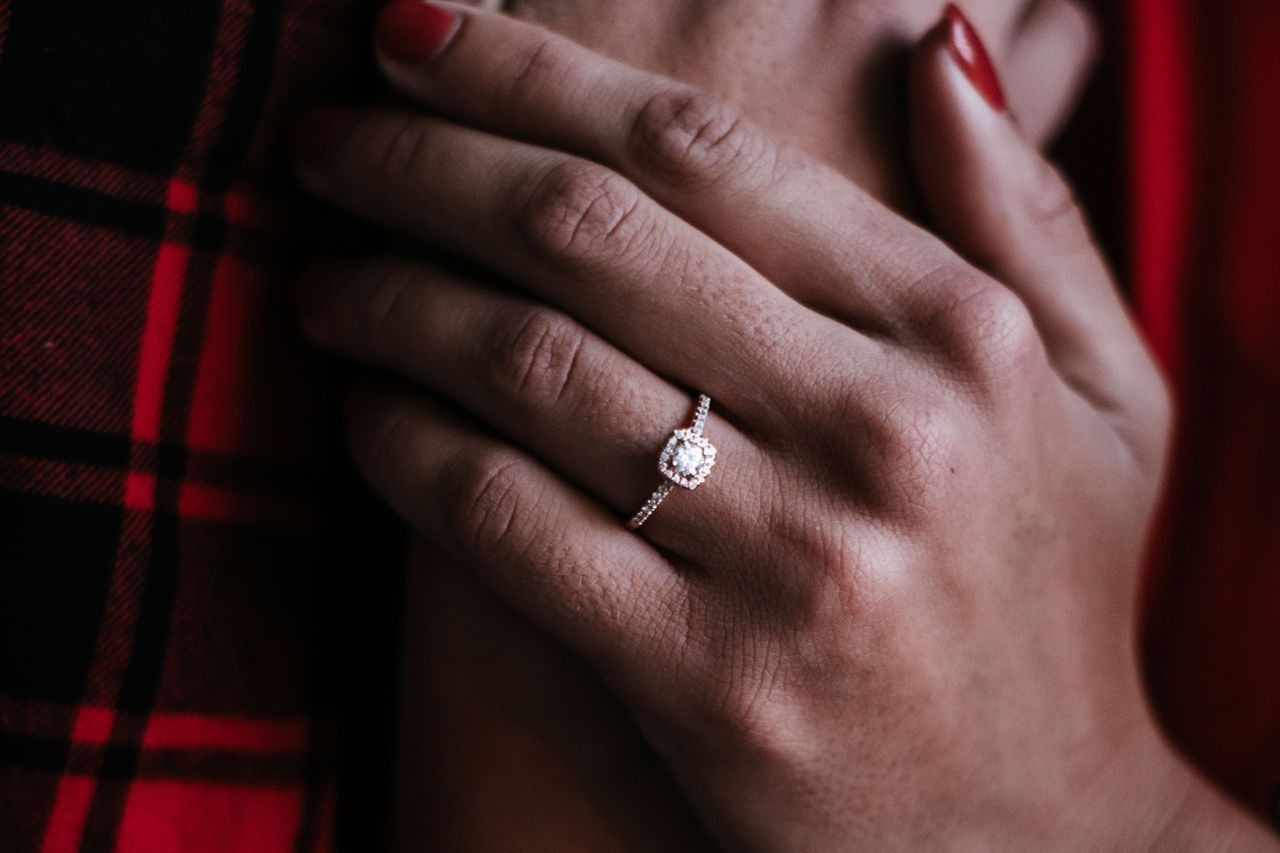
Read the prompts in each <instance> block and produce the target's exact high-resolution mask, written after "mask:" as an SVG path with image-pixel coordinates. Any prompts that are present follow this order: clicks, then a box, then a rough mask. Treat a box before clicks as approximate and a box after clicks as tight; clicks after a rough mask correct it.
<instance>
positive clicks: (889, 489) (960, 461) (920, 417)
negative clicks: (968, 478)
mask: <svg viewBox="0 0 1280 853" xmlns="http://www.w3.org/2000/svg"><path fill="white" fill-rule="evenodd" d="M953 406H954V404H949V403H948V402H947V401H946V400H945V397H943V395H941V394H938V395H923V394H922V395H917V396H914V397H912V398H900V399H898V400H897V401H895V402H893V403H892V404H890V405H889V406H888V407H887V408H886V409H884V410H883V411H882V412H881V413H880V414H879V415H878V417H877V418H876V421H875V423H874V425H873V427H872V431H871V436H870V441H871V447H872V451H873V453H874V454H875V459H876V463H875V468H876V471H877V478H876V479H877V482H876V496H875V497H876V507H875V508H876V510H877V511H878V513H880V514H882V515H884V516H887V517H889V518H890V519H893V520H896V521H898V522H902V523H905V524H907V525H908V526H915V525H918V524H924V523H928V522H931V521H934V520H936V519H937V518H938V517H939V516H940V515H944V514H946V513H947V511H948V509H949V507H951V501H952V496H953V493H954V488H955V483H956V480H957V476H958V475H960V474H961V473H964V472H965V471H964V469H965V467H966V466H965V459H966V456H967V454H968V453H969V452H971V450H972V445H971V443H970V442H969V441H968V440H967V437H966V436H967V429H966V417H965V415H964V414H963V413H962V412H960V411H957V410H956V409H955V408H953Z"/></svg>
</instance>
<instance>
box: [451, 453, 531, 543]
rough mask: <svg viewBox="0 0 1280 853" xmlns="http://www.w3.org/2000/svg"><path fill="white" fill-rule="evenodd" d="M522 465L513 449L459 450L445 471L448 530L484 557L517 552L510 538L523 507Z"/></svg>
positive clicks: (454, 537) (456, 539) (456, 540)
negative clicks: (461, 451)
mask: <svg viewBox="0 0 1280 853" xmlns="http://www.w3.org/2000/svg"><path fill="white" fill-rule="evenodd" d="M520 493H521V483H520V464H519V459H518V458H517V457H516V455H515V453H514V452H513V451H507V450H499V449H491V450H487V451H480V452H471V453H464V454H460V455H459V456H458V457H457V458H455V459H454V460H453V462H452V463H451V464H450V465H449V466H448V468H447V469H446V470H445V471H444V472H442V474H441V488H440V489H439V497H440V499H441V502H442V505H443V511H444V524H445V534H446V535H447V536H448V537H449V538H450V540H451V541H453V542H454V543H456V544H457V545H459V546H460V547H461V548H462V549H463V550H464V552H465V553H468V554H473V555H478V556H481V557H491V556H494V555H502V554H510V553H513V552H515V551H518V547H517V546H516V543H512V542H511V541H510V538H509V535H510V533H511V531H512V528H513V525H514V522H515V519H516V514H517V512H519V511H520V509H521V508H520V506H519V504H520Z"/></svg>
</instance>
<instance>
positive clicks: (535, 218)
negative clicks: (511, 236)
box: [521, 160, 650, 263]
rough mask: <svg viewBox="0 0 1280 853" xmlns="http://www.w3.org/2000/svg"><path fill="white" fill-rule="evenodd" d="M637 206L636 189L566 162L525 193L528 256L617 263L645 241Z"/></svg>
mask: <svg viewBox="0 0 1280 853" xmlns="http://www.w3.org/2000/svg"><path fill="white" fill-rule="evenodd" d="M641 201H642V198H641V195H640V192H639V190H637V189H636V188H635V186H633V185H632V184H631V183H630V182H628V181H627V180H626V179H625V178H623V177H622V176H621V175H619V174H617V173H616V172H613V171H611V170H609V169H607V168H605V167H603V166H598V165H596V164H594V163H589V162H587V161H585V160H566V161H563V162H561V163H559V164H557V165H555V166H553V167H552V168H551V169H549V170H548V171H547V172H546V173H544V174H543V175H541V176H540V177H539V178H538V179H537V180H536V182H535V183H534V184H533V187H532V189H531V190H530V191H529V192H528V193H527V199H526V201H525V203H524V205H523V217H522V219H523V221H522V223H521V224H522V230H523V231H524V236H525V238H526V240H527V242H528V243H529V245H530V246H531V248H532V249H533V250H534V252H536V253H537V254H539V255H540V256H542V257H544V258H547V259H550V260H552V261H564V262H575V263H592V262H603V261H610V260H620V259H623V258H625V257H627V256H629V255H630V254H631V253H632V252H634V251H635V249H636V248H637V246H638V245H639V244H640V243H642V242H643V241H644V240H645V238H646V237H647V236H648V232H649V230H650V225H648V224H646V223H645V222H644V221H642V219H643V217H642V215H641V212H640V207H641Z"/></svg>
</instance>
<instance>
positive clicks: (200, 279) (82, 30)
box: [0, 0, 396, 853]
mask: <svg viewBox="0 0 1280 853" xmlns="http://www.w3.org/2000/svg"><path fill="white" fill-rule="evenodd" d="M375 11H376V9H375V5H374V4H373V3H372V2H370V3H362V4H356V3H354V2H344V0H252V2H250V0H183V2H169V3H160V2H154V0H120V2H112V3H101V2H91V1H90V0H0V851H4V853H25V851H43V853H63V851H75V850H83V851H99V850H103V851H105V850H121V851H131V853H133V852H135V851H177V850H183V851H193V853H199V851H209V853H215V851H216V853H274V851H295V850H296V851H306V850H319V849H326V848H327V847H328V846H330V845H331V843H332V832H331V829H330V826H331V824H332V822H333V821H332V817H331V815H332V811H333V807H332V802H333V796H334V793H333V786H332V780H333V778H334V775H335V768H336V767H339V766H340V767H341V768H342V769H343V772H344V777H345V778H351V779H352V780H353V781H354V782H355V783H356V784H355V785H353V794H352V796H351V797H349V798H348V801H352V800H355V801H359V800H360V798H361V797H363V798H364V800H365V802H367V803H369V805H370V808H368V809H364V810H363V814H364V815H365V817H367V816H368V815H370V814H372V815H373V817H374V818H376V817H377V816H378V813H379V812H378V810H380V809H381V808H382V806H380V805H379V804H380V803H382V802H384V801H385V784H386V782H385V779H386V776H387V774H386V773H385V772H384V769H383V767H382V763H381V762H382V756H384V755H385V753H386V738H387V736H386V734H385V732H387V731H388V730H389V726H388V725H387V721H386V719H384V717H385V715H386V714H385V712H386V710H387V708H388V707H389V702H387V701H385V697H386V696H387V694H388V693H389V691H390V689H391V687H390V685H391V683H392V677H391V675H392V672H393V665H392V663H391V659H392V658H391V652H392V651H393V648H394V645H393V639H394V638H393V634H392V632H393V630H394V629H393V627H391V626H393V625H394V619H393V618H392V617H394V615H395V609H394V607H393V601H392V596H391V594H390V593H391V591H392V590H394V589H395V578H394V577H393V576H392V574H391V569H392V567H394V565H395V562H396V561H395V560H392V559H387V557H386V556H380V555H379V554H377V553H375V551H374V550H373V549H371V547H370V541H371V540H374V541H378V540H382V541H388V542H389V543H391V544H389V545H388V549H390V548H393V547H394V539H395V536H394V534H393V533H390V532H387V531H385V530H383V533H384V534H385V535H384V536H379V535H377V530H378V529H381V528H376V526H377V525H378V524H379V523H380V519H379V517H378V515H377V514H376V511H375V510H371V509H370V508H369V507H368V506H367V505H359V506H357V505H353V499H352V498H351V497H350V495H352V494H356V495H358V494H361V492H360V490H359V489H358V488H356V487H355V486H354V484H353V481H352V478H351V475H350V473H349V472H347V471H346V470H345V469H344V468H342V464H343V463H342V461H341V460H342V454H341V450H340V443H339V437H338V436H337V435H336V423H337V419H336V417H335V415H334V413H333V412H332V411H330V410H329V407H330V404H331V402H332V401H333V398H334V394H332V393H331V391H330V389H331V388H332V387H333V385H334V382H333V381H332V377H330V376H328V375H326V373H327V372H328V371H327V370H326V368H325V367H324V366H323V365H322V364H321V362H320V361H319V359H318V357H317V356H316V355H315V354H314V353H312V352H309V351H307V350H306V349H305V348H304V347H303V345H302V344H301V343H300V339H299V338H298V336H297V335H295V334H294V332H293V323H292V321H291V319H290V311H289V291H290V271H291V269H292V268H293V267H294V266H295V265H296V262H297V259H298V258H300V257H301V256H302V255H304V254H313V253H315V252H316V251H317V250H318V249H321V248H323V249H332V248H333V247H334V246H335V245H336V244H335V242H334V238H335V236H337V235H341V234H343V233H349V229H347V228H345V227H344V228H338V227H337V223H334V222H326V221H323V219H322V217H321V216H320V215H318V214H317V213H316V212H315V211H314V209H313V208H312V207H311V206H309V205H308V204H306V203H305V202H304V200H303V199H302V198H301V197H300V196H299V195H298V194H297V193H296V192H295V190H294V189H292V187H291V186H290V183H289V181H288V180H287V178H286V177H285V174H286V172H285V170H284V168H283V162H282V157H281V153H280V147H281V146H280V145H279V144H278V138H279V137H280V135H281V128H282V127H283V126H284V125H285V123H287V121H288V119H289V118H291V117H292V115H293V114H294V113H295V112H296V110H297V108H298V106H299V105H305V104H306V103H307V102H309V101H311V100H315V99H319V98H329V97H334V96H335V95H336V96H339V97H340V96H342V95H343V94H344V93H346V94H355V93H357V92H359V91H360V90H361V89H365V88H368V87H371V86H372V85H373V80H374V77H373V74H372V71H371V69H370V68H369V67H367V65H368V62H369V60H367V59H366V56H365V55H366V52H367V41H368V39H367V38H364V37H363V36H362V33H364V32H367V31H368V29H369V27H370V26H371V19H372V16H373V14H374V13H375ZM348 240H349V238H348ZM370 525H374V526H375V528H376V529H371V527H370ZM379 626H381V627H379ZM335 730H337V731H340V732H342V735H343V736H342V738H340V739H338V741H337V743H338V747H337V748H335V746H334V743H335V739H334V737H333V733H334V732H335ZM376 827H377V823H376V820H375V821H374V822H372V823H363V825H361V826H360V827H359V835H358V841H356V842H355V843H353V844H352V845H351V846H352V847H354V848H357V849H377V848H378V847H379V846H380V844H381V842H380V838H379V836H378V833H377V828H376Z"/></svg>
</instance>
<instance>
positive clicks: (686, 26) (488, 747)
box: [396, 0, 1096, 851]
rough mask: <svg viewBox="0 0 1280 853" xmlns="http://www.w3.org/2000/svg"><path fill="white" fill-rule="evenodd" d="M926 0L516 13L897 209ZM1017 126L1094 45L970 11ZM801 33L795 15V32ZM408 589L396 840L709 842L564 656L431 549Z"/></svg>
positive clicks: (1076, 71)
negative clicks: (747, 123) (824, 165)
mask: <svg viewBox="0 0 1280 853" xmlns="http://www.w3.org/2000/svg"><path fill="white" fill-rule="evenodd" d="M939 10H940V4H939V3H937V2H917V0H898V2H894V3H869V2H861V3H846V4H819V3H816V2H792V3H789V4H777V3H760V2H754V3H736V4H707V3H702V2H696V3H689V2H687V0H685V2H679V3H677V2H670V0H664V2H656V3H643V4H641V3H634V2H616V3H605V4H601V3H598V2H592V3H581V2H566V0H545V2H537V0H535V2H524V3H517V4H511V5H510V6H508V8H507V12H508V13H509V14H512V15H514V16H516V17H521V18H525V19H530V20H538V21H542V22H544V23H546V24H547V25H548V26H550V27H551V28H553V29H557V30H559V31H562V32H565V33H568V34H570V35H572V36H573V37H574V38H575V39H576V40H577V41H579V42H581V43H584V44H588V45H591V46H593V47H596V48H597V49H599V50H601V51H602V52H604V53H606V54H610V55H613V56H615V57H620V58H624V59H627V60H628V61H630V62H632V63H633V64H636V65H639V66H642V67H646V68H650V69H653V70H656V71H661V72H665V73H668V74H670V75H672V76H677V77H681V78H683V79H685V80H688V81H690V82H694V83H698V84H700V85H702V86H704V87H706V88H709V89H712V90H715V91H719V92H722V93H725V94H727V95H730V96H731V97H733V98H734V99H735V101H737V102H739V103H740V104H742V105H743V108H744V110H746V111H747V112H748V113H749V114H750V115H751V116H752V117H753V118H755V119H756V120H758V121H760V122H762V123H765V124H767V125H768V126H770V127H771V128H775V129H777V130H778V131H779V132H781V133H785V135H786V138H787V139H788V141H790V142H792V143H793V144H796V145H798V146H800V147H803V148H804V149H805V150H807V151H810V152H811V153H813V154H814V155H815V156H817V157H819V158H821V159H824V160H826V161H827V162H829V163H831V164H832V165H833V166H835V167H836V168H838V169H839V170H840V171H842V172H843V173H844V174H846V175H848V176H850V177H851V178H853V179H854V180H855V181H858V182H859V183H861V184H862V185H863V186H864V188H867V189H869V191H871V192H873V193H875V194H876V195H878V196H879V197H881V198H884V199H887V200H891V201H892V202H893V203H896V204H898V205H904V204H906V203H907V202H906V199H908V198H909V197H910V193H909V191H908V189H907V188H908V185H909V182H908V173H907V162H906V146H905V141H904V140H903V138H902V127H903V125H904V120H903V116H902V113H903V105H902V104H903V102H902V99H901V97H899V95H900V94H901V92H902V91H903V86H904V85H905V66H906V63H905V57H906V54H907V50H906V48H907V46H908V45H910V44H912V43H914V42H915V41H916V40H917V39H918V37H919V35H920V34H921V33H922V32H923V31H924V29H925V28H926V27H927V26H929V25H930V24H931V23H932V22H933V21H934V20H936V17H937V15H938V13H939ZM975 12H976V14H977V15H978V17H979V22H980V26H981V27H982V28H983V29H984V31H986V32H987V33H988V34H989V35H990V37H991V40H992V41H993V43H995V44H998V45H999V49H998V51H997V57H996V58H997V62H998V63H999V64H1000V65H1001V67H1003V68H1006V69H1008V70H1009V71H1010V72H1011V76H1010V79H1009V86H1008V88H1009V98H1010V101H1011V102H1012V105H1013V110H1014V111H1015V113H1016V114H1017V115H1018V116H1019V119H1020V121H1021V123H1022V124H1023V127H1024V128H1025V129H1026V130H1027V131H1028V133H1029V134H1031V135H1032V136H1034V137H1035V138H1036V139H1037V140H1041V141H1042V140H1044V139H1046V138H1048V137H1049V136H1050V135H1051V133H1052V131H1053V130H1054V128H1055V127H1056V126H1057V125H1058V124H1059V123H1060V121H1061V120H1062V118H1063V116H1065V114H1066V113H1067V111H1068V109H1069V106H1070V104H1071V102H1072V100H1073V98H1074V95H1075V94H1076V92H1077V90H1078V88H1079V86H1080V84H1081V81H1082V80H1083V78H1084V75H1085V73H1086V71H1087V69H1088V67H1089V65H1090V61H1091V58H1092V55H1093V53H1094V49H1095V42H1096V36H1095V35H1094V33H1093V30H1092V26H1091V24H1090V22H1089V20H1088V18H1087V16H1086V15H1085V14H1084V12H1083V10H1082V9H1081V8H1080V7H1079V6H1077V5H1075V4H1074V3H1069V2H1044V0H1039V2H1034V3H1027V2H1022V0H1017V2H989V3H984V4H982V5H981V6H978V7H977V8H976V9H975ZM797 22H799V23H797ZM412 562H413V564H414V567H415V571H414V572H413V573H411V575H410V577H409V584H410V590H409V594H408V595H407V596H406V619H405V622H406V626H407V628H406V632H407V634H406V642H405V644H404V649H405V651H404V667H403V671H404V673H405V675H404V688H403V689H404V695H403V698H404V701H403V711H402V719H403V725H402V734H401V737H400V742H399V744H398V749H397V757H398V760H399V765H400V774H399V783H398V786H397V788H398V791H399V792H400V794H401V798H400V801H399V803H398V805H397V808H396V815H397V825H398V826H399V833H398V834H399V836H400V838H401V843H400V844H399V845H398V846H400V847H402V848H404V849H419V848H420V846H421V845H422V844H424V843H430V844H434V846H436V847H439V848H441V849H449V850H455V851H483V850H507V849H509V848H510V845H511V839H512V838H520V839H521V845H522V849H525V850H539V849H546V850H565V849H574V850H588V849H589V850H609V849H619V850H621V849H626V850H631V851H635V850H641V849H651V850H661V851H674V850H678V849H684V848H685V847H689V848H691V849H702V848H703V847H704V846H705V841H704V840H703V839H702V837H701V833H700V831H699V828H698V827H697V826H696V824H695V823H694V821H693V820H692V819H691V817H690V815H689V813H688V810H687V808H686V807H684V804H683V803H682V802H681V800H680V798H679V796H678V793H677V792H676V791H675V788H674V786H673V785H672V783H671V782H670V780H669V779H668V778H667V777H666V775H665V772H664V769H663V768H662V767H661V766H660V764H658V762H657V761H656V760H655V757H654V756H653V754H652V750H651V749H650V748H649V747H648V745H647V743H646V742H645V741H644V740H643V738H642V737H641V736H640V734H639V732H638V731H637V730H636V728H635V726H634V725H633V724H632V722H631V720H630V718H629V715H628V714H627V712H626V709H625V708H624V707H622V706H621V705H620V704H619V703H618V702H617V701H616V700H615V699H613V697H612V696H611V695H610V694H609V692H608V691H607V690H605V689H604V687H603V685H602V684H601V683H600V681H599V679H598V678H597V677H596V676H595V675H594V674H593V673H591V672H590V671H589V670H587V669H586V668H585V667H584V666H582V665H581V663H580V662H578V661H577V660H575V659H574V657H573V656H572V655H571V653H569V652H568V651H567V650H565V649H563V648H562V647H560V646H559V645H558V644H557V643H556V642H555V641H554V640H553V639H551V638H549V637H547V636H546V635H545V634H544V633H543V632H542V631H540V630H538V629H537V628H536V627H535V626H531V625H529V624H528V623H527V621H525V620H523V619H522V618H521V617H520V616H519V615H518V614H516V613H513V612H512V611H511V610H510V609H509V608H507V607H505V606H504V605H503V604H502V603H501V602H500V601H499V600H497V598H496V597H495V596H494V595H493V594H492V593H491V592H489V591H488V590H487V589H486V588H484V587H483V586H482V585H480V584H478V583H477V582H476V581H475V580H474V579H473V577H472V575H471V574H470V573H469V572H467V571H465V569H464V568H463V567H458V566H455V565H451V563H450V561H449V559H448V558H447V557H445V556H444V555H442V554H440V553H439V549H437V548H434V547H433V546H431V545H430V544H429V543H427V542H424V541H422V540H418V541H416V542H415V543H414V555H413V559H412Z"/></svg>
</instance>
